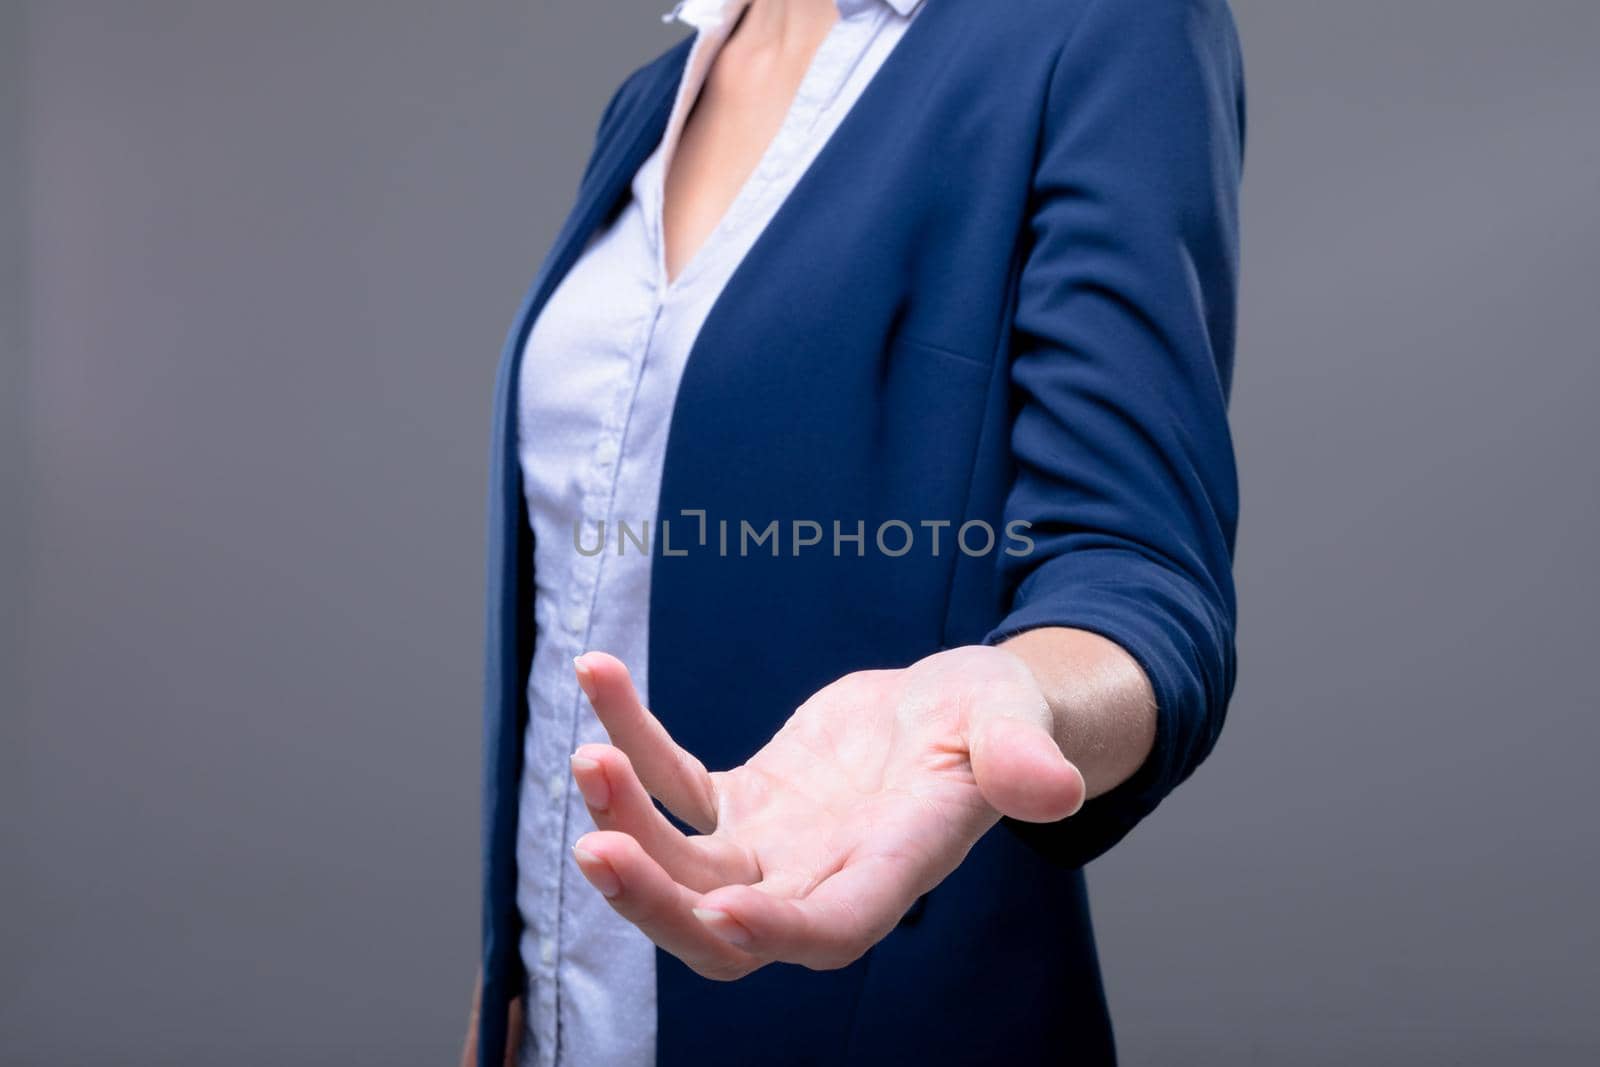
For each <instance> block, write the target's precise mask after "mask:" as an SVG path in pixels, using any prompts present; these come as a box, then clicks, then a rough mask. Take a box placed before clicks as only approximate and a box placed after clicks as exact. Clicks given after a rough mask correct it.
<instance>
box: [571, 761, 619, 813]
mask: <svg viewBox="0 0 1600 1067" xmlns="http://www.w3.org/2000/svg"><path fill="white" fill-rule="evenodd" d="M571 762H572V772H573V773H572V778H573V780H574V781H575V782H577V783H578V792H580V793H582V794H583V802H584V803H585V804H587V805H589V807H590V808H591V809H593V810H594V811H605V810H606V809H608V808H609V807H611V785H610V783H608V782H607V781H606V776H605V775H604V774H588V773H579V772H588V771H594V770H598V769H599V767H600V764H598V763H596V762H595V761H594V760H592V759H590V758H588V757H587V756H580V755H578V754H577V753H576V752H574V753H573V754H572V760H571Z"/></svg>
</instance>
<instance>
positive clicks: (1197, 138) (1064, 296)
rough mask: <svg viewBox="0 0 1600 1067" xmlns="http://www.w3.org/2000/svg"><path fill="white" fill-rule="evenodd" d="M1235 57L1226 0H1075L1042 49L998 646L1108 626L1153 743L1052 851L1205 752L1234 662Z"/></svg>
mask: <svg viewBox="0 0 1600 1067" xmlns="http://www.w3.org/2000/svg"><path fill="white" fill-rule="evenodd" d="M1243 99H1244V97H1243V75H1242V69H1241V64H1240V58H1239V49H1238V41H1237V37H1236V35H1235V31H1234V26H1233V22H1232V18H1231V15H1230V14H1229V11H1228V8H1227V5H1226V3H1224V2H1223V0H1215V2H1213V0H1089V4H1088V7H1087V10H1086V11H1085V12H1084V13H1083V14H1082V15H1081V16H1080V18H1079V21H1078V22H1077V24H1076V25H1075V26H1074V27H1073V28H1072V30H1071V31H1070V34H1069V36H1068V38H1067V40H1066V42H1065V44H1064V45H1063V47H1062V49H1061V52H1060V54H1059V56H1058V59H1057V62H1056V64H1055V66H1054V68H1053V71H1052V74H1051V78H1050V82H1049V87H1048V90H1047V95H1046V101H1045V105H1044V109H1043V118H1042V127H1041V131H1040V141H1039V151H1038V159H1037V165H1036V169H1035V174H1034V183H1033V188H1032V190H1031V197H1032V206H1031V209H1030V213H1029V224H1028V227H1027V232H1026V234H1025V244H1024V252H1023V258H1022V272H1021V275H1020V279H1019V289H1018V295H1017V305H1016V312H1015V321H1014V334H1013V338H1012V342H1013V343H1012V363H1011V368H1010V373H1011V385H1012V390H1013V404H1014V407H1013V411H1014V421H1013V423H1012V451H1013V455H1014V460H1015V468H1016V474H1015V481H1014V483H1013V486H1012V488H1011V491H1010V494H1009V496H1008V497H1007V500H1006V507H1005V519H1006V521H1007V522H1008V523H1010V522H1013V521H1026V522H1028V523H1031V524H1032V528H1031V530H1030V531H1029V533H1030V535H1031V536H1032V537H1033V538H1034V547H1033V551H1032V552H1030V553H1029V554H1028V555H1026V556H1019V557H1012V558H1008V559H1006V560H1005V561H1004V562H1003V563H1002V564H1001V566H1002V568H1003V569H1002V578H1003V581H1004V583H1005V588H1006V589H1007V590H1009V591H1010V601H1009V612H1008V614H1006V615H1005V616H1004V618H1003V619H1002V620H1001V621H1000V623H999V624H998V625H996V626H995V627H994V629H993V630H992V631H991V632H990V633H989V634H988V635H987V636H986V638H985V641H986V643H996V642H999V641H1001V640H1004V639H1005V638H1007V637H1010V636H1012V635H1014V634H1016V633H1020V632H1022V631H1024V630H1028V629H1032V628H1035V627H1040V626H1066V627H1077V628H1080V629H1084V630H1090V631H1094V632H1096V633H1099V634H1101V635H1103V636H1105V637H1107V638H1109V639H1110V640H1112V641H1114V642H1115V643H1117V644H1118V645H1120V646H1121V647H1122V648H1124V649H1126V650H1127V652H1128V653H1129V654H1130V655H1132V656H1133V658H1134V659H1135V660H1137V661H1138V663H1139V664H1140V666H1141V667H1142V668H1143V669H1144V672H1145V674H1146V675H1147V676H1148V678H1149V680H1150V684H1151V686H1152V687H1153V689H1154V691H1155V697H1156V705H1157V728H1156V739H1155V745H1154V748H1153V750H1152V751H1151V753H1150V755H1149V757H1148V758H1147V759H1146V760H1145V762H1144V763H1143V765H1142V766H1141V767H1140V768H1139V769H1138V770H1137V771H1136V772H1135V774H1134V775H1133V776H1132V777H1131V778H1130V779H1129V780H1128V781H1126V782H1124V783H1123V784H1122V785H1120V786H1118V787H1116V788H1115V789H1113V790H1111V791H1110V792H1108V793H1105V794H1103V795H1101V796H1099V797H1096V798H1095V799H1093V800H1091V801H1089V802H1088V803H1087V804H1085V805H1084V807H1083V808H1082V809H1081V810H1080V811H1079V813H1078V814H1077V815H1074V816H1073V817H1071V818H1069V819H1066V820H1064V821H1062V822H1060V823H1056V824H1053V825H1050V826H1042V827H1040V826H1032V827H1030V826H1027V825H1025V824H1021V823H1009V825H1011V827H1012V829H1013V830H1015V831H1016V832H1018V833H1020V834H1022V835H1023V836H1024V837H1026V838H1028V839H1030V840H1032V841H1033V842H1034V843H1035V844H1036V845H1038V846H1039V847H1041V848H1043V849H1044V850H1045V851H1046V852H1047V853H1049V854H1050V855H1051V856H1052V858H1054V859H1055V860H1057V861H1059V862H1061V863H1063V864H1067V865H1073V866H1076V865H1079V864H1083V863H1086V862H1088V861H1089V860H1091V859H1093V858H1095V857H1096V856H1098V855H1100V854H1101V853H1103V852H1105V851H1106V850H1107V849H1109V848H1110V847H1111V846H1112V845H1114V844H1116V843H1117V841H1119V840H1120V839H1121V838H1122V837H1123V836H1124V835H1125V834H1127V832H1128V831H1129V830H1130V829H1132V828H1133V826H1134V825H1135V824H1136V823H1138V822H1139V820H1141V819H1142V818H1144V816H1145V815H1147V814H1149V813H1150V812H1151V811H1152V810H1154V808H1155V806H1156V805H1157V804H1158V803H1159V802H1160V800H1161V799H1162V798H1163V797H1164V796H1165V795H1166V794H1167V793H1168V792H1169V791H1171V790H1172V789H1173V788H1174V787H1175V786H1176V785H1177V784H1178V783H1179V782H1181V781H1183V779H1184V778H1186V777H1187V776H1188V775H1189V774H1190V773H1191V772H1192V771H1193V770H1194V769H1195V767H1196V766H1197V765H1198V764H1199V763H1200V761H1201V760H1202V759H1204V758H1205V756H1206V755H1207V754H1208V753H1209V752H1210V750H1211V748H1212V746H1213V744H1214V743H1215V741H1216V738H1217V734H1218V732H1219V731H1220V729H1221V727H1222V721H1223V714H1224V711H1225V708H1226V705H1227V702H1228V698H1229V696H1230V694H1231V692H1232V689H1233V681H1234V674H1235V652H1234V626H1235V601H1234V588H1233V579H1232V573H1231V569H1232V555H1233V543H1234V530H1235V525H1236V522H1237V513H1238V488H1237V480H1236V476H1235V469H1234V458H1233V447H1232V442H1231V439H1230V435H1229V430H1228V423H1227V398H1228V390H1229V385H1230V379H1231V374H1232V360H1233V344H1234V319H1235V304H1236V287H1237V276H1238V213H1237V212H1238V209H1237V205H1238V188H1239V181H1240V175H1241V169H1242V165H1243V141H1244V108H1243Z"/></svg>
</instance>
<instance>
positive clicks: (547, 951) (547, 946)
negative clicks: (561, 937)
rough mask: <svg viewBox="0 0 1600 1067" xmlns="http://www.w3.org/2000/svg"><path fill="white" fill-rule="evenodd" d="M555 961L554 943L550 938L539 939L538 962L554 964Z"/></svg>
mask: <svg viewBox="0 0 1600 1067" xmlns="http://www.w3.org/2000/svg"><path fill="white" fill-rule="evenodd" d="M555 959H556V942H555V939H554V938H551V937H541V938H540V939H539V960H540V962H541V963H546V964H549V963H554V962H555Z"/></svg>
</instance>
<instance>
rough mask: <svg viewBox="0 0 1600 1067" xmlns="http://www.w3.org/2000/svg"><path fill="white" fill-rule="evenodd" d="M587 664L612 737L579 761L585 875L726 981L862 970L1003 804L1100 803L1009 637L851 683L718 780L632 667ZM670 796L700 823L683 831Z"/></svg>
mask: <svg viewBox="0 0 1600 1067" xmlns="http://www.w3.org/2000/svg"><path fill="white" fill-rule="evenodd" d="M576 667H577V671H578V678H579V681H580V683H581V684H582V685H583V688H584V691H585V692H586V693H587V694H588V695H589V698H590V701H591V703H592V704H593V705H594V708H595V712H596V714H597V715H598V716H599V718H600V721H601V723H602V725H604V726H605V728H606V732H607V734H608V735H609V736H610V739H611V741H612V744H611V745H584V746H583V747H581V748H580V749H579V750H578V751H577V752H576V753H574V755H573V758H572V769H573V775H574V777H575V779H576V781H577V784H578V788H579V790H580V791H581V792H582V793H583V796H584V799H585V801H586V802H587V804H588V807H589V811H590V814H591V815H592V816H593V818H594V820H595V825H596V826H597V827H598V828H599V829H598V830H597V832H595V833H591V834H588V835H586V836H584V837H583V838H582V839H580V840H579V841H578V843H577V846H576V848H575V849H574V853H575V856H576V858H577V862H578V865H579V868H580V869H581V870H582V871H583V873H584V875H585V877H587V878H588V879H589V881H590V883H591V884H593V885H594V886H595V888H596V889H598V890H599V891H600V892H601V893H603V894H604V895H605V896H606V897H607V898H608V899H609V900H610V902H611V904H612V906H613V907H615V908H616V909H617V911H618V912H620V913H621V914H622V915H623V916H624V917H626V918H627V919H629V920H630V921H632V922H633V923H634V924H635V925H637V926H638V927H639V928H640V929H641V930H643V931H644V932H645V933H646V934H647V935H648V936H649V937H650V938H651V940H653V941H654V942H655V943H656V944H657V945H659V946H661V947H662V948H663V949H665V950H667V951H669V952H671V953H673V954H674V955H675V956H677V957H678V958H680V959H682V960H683V961H684V962H685V963H686V964H688V965H689V966H690V967H692V968H693V969H694V970H695V971H697V972H699V973H700V974H702V975H705V976H707V977H710V978H717V979H733V978H738V977H741V976H743V975H745V974H748V973H750V972H751V971H753V970H755V969H756V968H758V967H760V966H762V965H763V964H764V963H767V962H771V961H774V960H782V961H786V962H791V963H798V964H802V965H805V966H808V967H813V968H819V969H820V968H830V967H841V966H844V965H846V964H848V963H850V962H851V961H852V960H855V959H857V958H858V957H859V956H861V954H862V953H864V952H865V951H866V950H867V949H868V948H870V947H871V946H872V945H873V944H874V943H876V942H877V941H878V940H879V939H880V938H882V937H883V936H884V935H885V934H887V933H888V932H889V931H890V930H892V929H893V928H894V925H895V924H896V922H898V921H899V919H900V917H901V916H902V915H903V914H904V913H905V911H906V909H907V908H909V907H910V906H911V904H912V902H913V901H915V900H916V898H917V897H918V896H919V895H921V894H922V893H925V892H927V891H928V890H929V889H931V888H933V887H934V886H935V885H937V884H938V883H939V882H940V881H941V880H943V879H944V878H945V876H947V875H948V874H949V873H950V872H951V871H953V870H954V869H955V868H956V866H957V865H958V864H959V863H960V862H961V861H962V859H963V858H965V856H966V854H967V852H968V850H970V849H971V848H972V846H973V844H974V843H975V842H976V841H977V840H978V838H979V837H981V836H982V835H983V834H984V832H985V831H987V830H988V829H989V828H990V827H992V826H993V825H994V824H995V822H996V821H997V820H998V819H999V818H1000V816H1001V815H1010V816H1013V817H1016V818H1020V819H1026V820H1030V821H1038V822H1046V821H1054V820H1056V819H1060V818H1064V817H1066V816H1067V815H1070V814H1072V813H1073V812H1074V811H1076V810H1077V808H1078V807H1079V806H1080V805H1081V803H1082V801H1083V797H1084V783H1083V778H1082V776H1081V775H1080V774H1079V773H1078V771H1077V769H1076V768H1075V767H1074V766H1073V765H1072V764H1071V763H1069V762H1068V761H1067V760H1066V758H1065V757H1064V756H1063V755H1062V754H1061V750H1060V748H1059V747H1058V746H1057V744H1056V742H1055V740H1054V739H1053V738H1052V736H1051V733H1050V725H1051V717H1050V712H1049V708H1048V707H1047V705H1046V703H1045V700H1044V697H1043V696H1042V694H1041V693H1040V691H1039V687H1038V685H1037V684H1036V682H1035V681H1034V678H1033V675H1032V674H1031V672H1030V671H1029V670H1028V668H1027V666H1026V665H1025V664H1024V663H1023V662H1022V660H1021V659H1019V658H1017V657H1016V656H1014V655H1012V654H1011V653H1009V652H1006V651H1005V650H1003V649H999V648H990V647H981V646H972V647H966V648H958V649H952V650H950V651H947V652H941V653H939V654H937V655H934V656H930V657H928V658H927V659H924V660H921V661H919V662H917V663H915V664H913V665H912V666H910V667H907V668H904V669H902V670H885V671H863V672H859V673H856V674H850V675H846V676H845V677H843V678H841V679H839V680H838V681H836V682H834V683H833V684H831V685H829V686H826V687H825V688H823V689H822V690H820V691H818V692H817V693H816V694H815V695H814V696H812V697H811V698H810V699H809V700H807V701H806V702H805V703H804V704H803V705H801V706H800V708H799V709H797V710H796V711H795V713H794V714H793V716H792V717H791V718H790V719H789V721H788V722H787V723H785V724H784V726H783V728H782V729H780V730H779V731H778V733H777V734H776V736H774V737H773V739H772V740H771V741H770V742H768V743H767V744H766V745H765V746H764V747H763V748H762V749H761V751H759V752H757V753H756V754H755V755H754V756H753V757H751V759H750V761H749V762H747V763H745V764H744V765H743V766H740V767H737V768H734V769H732V770H729V771H722V772H716V773H708V772H707V771H706V769H705V768H704V766H702V765H701V763H700V762H699V761H698V760H697V759H695V758H694V757H693V756H691V755H690V754H689V753H687V752H685V751H684V750H683V749H681V748H680V747H679V746H678V745H677V744H676V743H675V742H674V741H673V740H672V739H671V737H669V736H668V734H667V732H666V730H665V729H664V728H663V727H662V726H661V724H660V723H659V722H658V721H657V720H656V719H655V717H654V716H652V715H651V714H650V713H649V712H648V711H647V710H645V708H644V707H643V706H642V705H641V704H640V702H639V698H638V695H637V693H636V692H635V690H634V687H633V684H632V682H631V680H630V679H629V677H628V673H627V669H626V668H625V667H624V666H623V664H622V663H621V662H619V661H618V660H616V659H615V658H613V657H611V656H608V655H605V654H604V653H597V652H591V653H588V654H586V655H584V656H581V657H579V659H578V661H577V664H576ZM652 797H654V798H655V800H659V801H660V802H661V804H662V805H663V806H664V807H665V808H666V809H667V810H668V811H670V812H671V813H672V814H673V815H675V816H677V817H678V818H679V819H680V820H682V821H683V822H684V823H687V824H688V825H690V826H692V827H694V828H695V829H696V830H698V831H700V832H699V833H698V834H684V833H682V832H680V831H679V830H678V828H677V827H676V826H674V825H673V823H672V822H670V821H669V820H668V819H667V818H666V817H665V816H664V815H663V814H662V813H661V812H660V811H659V810H657V808H656V807H655V804H654V803H653V802H652V799H651V798H652Z"/></svg>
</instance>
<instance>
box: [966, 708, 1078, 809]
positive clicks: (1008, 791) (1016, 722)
mask: <svg viewBox="0 0 1600 1067" xmlns="http://www.w3.org/2000/svg"><path fill="white" fill-rule="evenodd" d="M967 751H968V755H969V756H970V757H971V759H972V774H973V777H974V778H976V779H977V783H978V791H979V792H981V793H982V794H983V798H984V799H985V800H987V801H988V802H989V805H990V806H991V807H993V808H994V809H995V810H996V811H998V812H999V813H1000V814H1001V815H1009V816H1010V817H1011V818H1013V819H1021V820H1022V821H1024V822H1055V821H1057V820H1059V819H1065V818H1066V817H1067V816H1069V815H1073V814H1076V812H1077V811H1078V809H1079V808H1081V807H1083V801H1084V798H1085V796H1086V794H1087V789H1086V787H1085V786H1084V782H1083V775H1082V774H1081V773H1080V772H1079V771H1078V768H1077V767H1075V766H1074V765H1073V764H1072V762H1071V761H1070V760H1068V759H1067V757H1066V756H1064V755H1062V754H1061V748H1060V746H1059V745H1057V744H1056V741H1055V738H1053V737H1051V736H1050V732H1049V731H1048V730H1046V729H1045V728H1044V727H1043V726H1041V725H1039V724H1038V723H1036V722H1030V721H1029V720H1027V719H1024V718H1021V717H1019V716H1014V715H1003V714H997V715H989V716H986V717H984V718H982V719H980V720H979V721H978V722H977V723H976V724H975V726H974V727H973V729H972V730H971V732H970V734H969V736H968V738H967Z"/></svg>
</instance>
